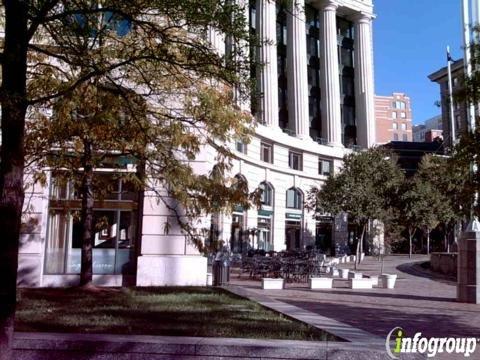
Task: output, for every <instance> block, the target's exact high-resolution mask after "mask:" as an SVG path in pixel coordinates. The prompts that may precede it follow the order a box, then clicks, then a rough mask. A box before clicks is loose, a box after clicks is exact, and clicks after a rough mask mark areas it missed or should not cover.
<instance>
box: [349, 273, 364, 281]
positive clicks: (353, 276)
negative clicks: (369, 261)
mask: <svg viewBox="0 0 480 360" xmlns="http://www.w3.org/2000/svg"><path fill="white" fill-rule="evenodd" d="M348 278H349V279H361V278H363V275H362V273H359V272H355V271H349V272H348Z"/></svg>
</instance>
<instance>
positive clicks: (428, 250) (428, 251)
mask: <svg viewBox="0 0 480 360" xmlns="http://www.w3.org/2000/svg"><path fill="white" fill-rule="evenodd" d="M427 255H430V229H427Z"/></svg>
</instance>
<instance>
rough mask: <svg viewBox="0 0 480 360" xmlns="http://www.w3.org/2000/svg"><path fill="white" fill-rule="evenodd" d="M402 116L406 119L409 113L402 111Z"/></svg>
mask: <svg viewBox="0 0 480 360" xmlns="http://www.w3.org/2000/svg"><path fill="white" fill-rule="evenodd" d="M400 116H401V118H402V119H406V117H407V114H406V113H405V112H403V111H402V113H401V114H400Z"/></svg>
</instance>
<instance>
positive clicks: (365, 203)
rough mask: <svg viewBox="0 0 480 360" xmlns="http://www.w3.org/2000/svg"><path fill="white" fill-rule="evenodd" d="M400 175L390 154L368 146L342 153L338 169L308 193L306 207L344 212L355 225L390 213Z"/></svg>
mask: <svg viewBox="0 0 480 360" xmlns="http://www.w3.org/2000/svg"><path fill="white" fill-rule="evenodd" d="M402 181H403V174H402V173H401V171H400V170H399V168H398V167H397V165H396V163H395V160H394V159H393V157H392V156H391V154H389V153H387V152H385V151H383V150H380V149H370V150H367V151H364V152H361V153H353V154H350V155H347V156H345V158H344V165H343V168H342V170H341V171H340V172H339V173H338V174H336V175H335V176H329V177H328V179H327V181H326V182H325V184H323V186H322V187H321V189H320V190H318V189H313V190H312V191H311V193H310V194H309V206H310V207H311V208H315V207H316V208H317V211H319V212H327V213H331V214H338V213H340V212H345V213H347V214H348V215H349V219H350V220H351V221H355V222H356V223H357V224H359V225H363V224H365V223H366V222H367V221H368V220H373V219H377V220H384V219H386V218H388V217H389V216H390V213H391V211H390V204H391V202H392V201H393V200H392V199H394V198H395V197H396V195H397V192H398V186H399V184H400V183H401V182H402Z"/></svg>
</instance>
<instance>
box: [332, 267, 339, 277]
mask: <svg viewBox="0 0 480 360" xmlns="http://www.w3.org/2000/svg"><path fill="white" fill-rule="evenodd" d="M330 275H332V276H338V269H335V268H333V267H332V268H330Z"/></svg>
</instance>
